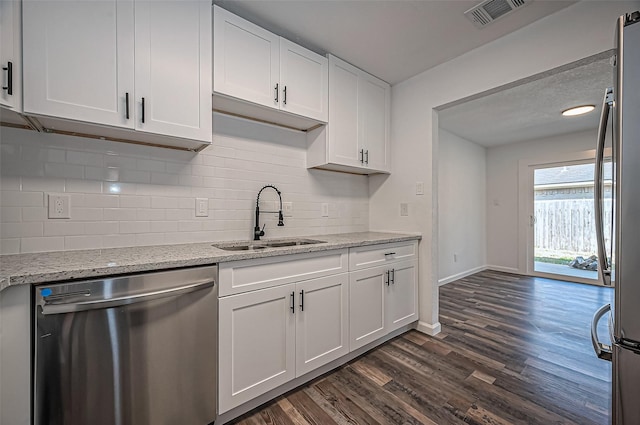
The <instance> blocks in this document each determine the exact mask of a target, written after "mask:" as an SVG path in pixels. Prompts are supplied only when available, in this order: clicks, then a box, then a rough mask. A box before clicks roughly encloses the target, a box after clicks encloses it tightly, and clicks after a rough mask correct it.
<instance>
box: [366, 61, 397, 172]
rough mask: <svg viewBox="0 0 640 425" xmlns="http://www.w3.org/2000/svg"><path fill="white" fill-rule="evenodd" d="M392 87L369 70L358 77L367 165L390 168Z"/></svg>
mask: <svg viewBox="0 0 640 425" xmlns="http://www.w3.org/2000/svg"><path fill="white" fill-rule="evenodd" d="M390 104H391V87H389V84H387V83H385V82H384V81H382V80H379V79H377V78H375V77H374V76H372V75H368V74H365V73H361V74H360V78H359V79H358V125H359V129H358V148H359V150H360V149H361V150H363V156H364V161H363V162H364V165H365V167H366V168H370V169H373V170H379V171H389V115H390V111H389V109H390Z"/></svg>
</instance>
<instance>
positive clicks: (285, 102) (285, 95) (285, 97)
mask: <svg viewBox="0 0 640 425" xmlns="http://www.w3.org/2000/svg"><path fill="white" fill-rule="evenodd" d="M282 94H283V95H284V99H282V103H283V104H285V105H286V104H287V86H284V90H282Z"/></svg>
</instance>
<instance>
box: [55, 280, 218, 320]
mask: <svg viewBox="0 0 640 425" xmlns="http://www.w3.org/2000/svg"><path fill="white" fill-rule="evenodd" d="M215 283H216V282H215V280H213V279H206V280H201V281H197V282H193V283H190V284H188V285H184V286H179V287H177V288H170V289H163V290H160V291H153V292H145V293H143V294H135V295H129V296H124V297H117V298H109V299H98V300H91V301H80V302H75V303H60V304H47V303H46V299H45V304H44V305H43V306H42V314H44V315H48V314H62V313H73V312H78V311H87V310H97V309H101V308H111V307H120V306H123V305H130V304H135V303H139V302H143V301H152V300H157V299H160V298H167V297H177V296H180V295H184V294H188V293H191V292H195V291H199V290H201V289H205V288H209V287H211V286H213V285H215Z"/></svg>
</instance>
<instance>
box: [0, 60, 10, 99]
mask: <svg viewBox="0 0 640 425" xmlns="http://www.w3.org/2000/svg"><path fill="white" fill-rule="evenodd" d="M2 69H3V70H4V71H7V85H6V86H4V87H2V90H6V91H7V94H8V95H9V96H13V62H7V66H3V67H2Z"/></svg>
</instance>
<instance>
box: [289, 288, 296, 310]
mask: <svg viewBox="0 0 640 425" xmlns="http://www.w3.org/2000/svg"><path fill="white" fill-rule="evenodd" d="M295 296H296V292H295V291H293V292H291V303H290V304H289V308H290V309H291V312H292V313H293V314H296V306H295Z"/></svg>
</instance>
